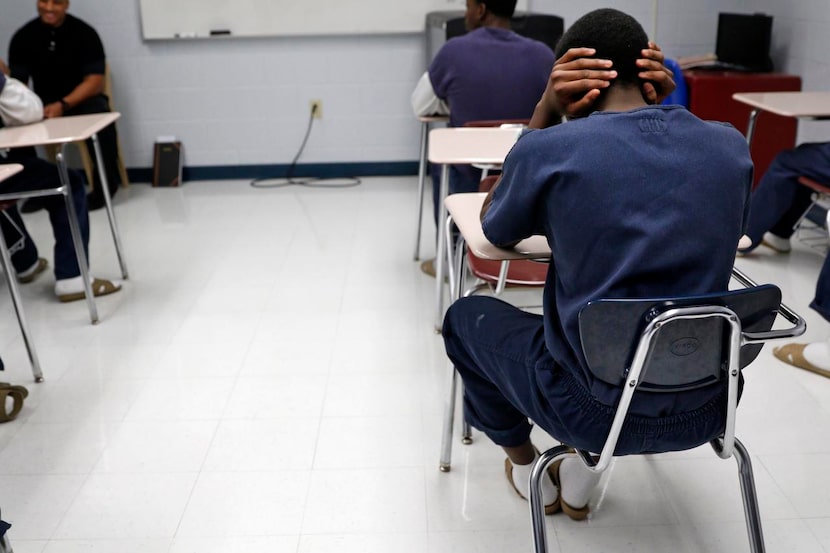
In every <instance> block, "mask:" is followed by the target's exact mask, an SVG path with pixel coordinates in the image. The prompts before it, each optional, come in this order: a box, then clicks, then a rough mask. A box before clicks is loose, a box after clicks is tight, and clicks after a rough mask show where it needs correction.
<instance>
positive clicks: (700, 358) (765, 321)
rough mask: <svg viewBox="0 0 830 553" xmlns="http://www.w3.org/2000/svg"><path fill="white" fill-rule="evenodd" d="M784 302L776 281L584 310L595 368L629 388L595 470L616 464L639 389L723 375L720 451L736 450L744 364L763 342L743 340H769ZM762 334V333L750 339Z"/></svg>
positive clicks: (680, 386)
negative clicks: (739, 390)
mask: <svg viewBox="0 0 830 553" xmlns="http://www.w3.org/2000/svg"><path fill="white" fill-rule="evenodd" d="M781 307H782V306H781V291H780V290H779V289H778V288H777V287H776V286H773V285H769V284H767V285H762V286H755V287H753V288H748V289H741V290H736V291H731V292H725V293H722V294H707V295H701V296H690V297H676V298H654V299H636V300H628V299H611V300H599V301H595V302H590V303H589V304H588V305H586V306H585V307H584V308H583V309H582V311H581V312H580V314H579V330H580V338H581V340H582V347H583V352H584V353H585V358H586V360H587V363H588V368H589V370H590V371H591V372H592V373H593V374H594V375H595V376H596V377H597V378H599V379H601V380H603V381H605V382H609V383H611V384H615V385H618V386H620V387H621V389H622V395H621V397H620V401H619V403H618V404H617V408H616V413H615V414H614V419H613V422H612V423H611V428H610V430H609V432H608V437H607V439H606V441H605V444H604V446H603V448H602V453H601V455H600V457H599V460H598V461H597V462H596V464H595V465H594V466H593V467H592V470H595V471H597V472H601V471H603V470H605V469H606V468H607V467H608V466H609V465H610V463H611V459H612V458H613V456H614V453H615V451H616V448H617V442H618V440H619V437H620V434H621V432H622V429H623V424H624V422H625V419H626V417H627V416H628V408H629V406H630V405H631V401H632V399H633V397H634V394H635V393H636V392H638V391H641V390H647V391H650V392H683V391H687V390H693V389H695V388H699V387H701V386H707V385H710V384H715V383H718V382H722V381H725V382H722V384H723V385H725V387H726V390H727V393H726V397H727V405H726V410H725V414H726V417H725V421H724V431H723V434H722V437H721V438H720V439H719V440H718V441H719V443H720V444H721V445H720V446H719V448H720V451H719V455H722V456H724V457H728V456H730V455H732V449H733V446H734V442H735V409H736V407H737V405H738V383H739V377H740V368H742V367H744V366H746V365H747V364H749V363H750V362H751V361H752V360H754V359H755V357H756V356H757V355H758V352H759V350H760V348H761V346H762V344H759V343H748V344H746V345H743V347H742V344H743V343H744V342H756V341H763V339H764V338H766V337H767V336H766V335H765V333H770V332H769V331H770V329H771V328H772V324H773V322H774V321H775V316H776V314H777V313H778V312H780V310H781ZM745 332H746V333H751V335H750V334H745ZM801 332H803V329H802V330H801ZM755 337H760V339H759V340H755V339H748V338H755ZM687 445H688V447H695V446H697V445H701V444H687Z"/></svg>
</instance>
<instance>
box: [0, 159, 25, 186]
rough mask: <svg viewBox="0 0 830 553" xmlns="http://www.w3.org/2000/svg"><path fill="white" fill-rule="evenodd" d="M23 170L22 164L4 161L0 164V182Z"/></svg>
mask: <svg viewBox="0 0 830 553" xmlns="http://www.w3.org/2000/svg"><path fill="white" fill-rule="evenodd" d="M22 170H23V166H22V165H20V164H19V163H6V164H5V165H0V182H2V181H4V180H6V179H7V178H9V177H10V176H12V175H15V174H17V173H19V172H20V171H22Z"/></svg>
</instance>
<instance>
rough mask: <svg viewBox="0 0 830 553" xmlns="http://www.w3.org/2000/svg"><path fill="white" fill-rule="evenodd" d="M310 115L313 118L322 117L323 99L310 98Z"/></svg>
mask: <svg viewBox="0 0 830 553" xmlns="http://www.w3.org/2000/svg"><path fill="white" fill-rule="evenodd" d="M310 105H311V115H312V117H314V118H315V119H322V118H323V100H311V102H310Z"/></svg>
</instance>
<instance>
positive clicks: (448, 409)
mask: <svg viewBox="0 0 830 553" xmlns="http://www.w3.org/2000/svg"><path fill="white" fill-rule="evenodd" d="M449 373H450V382H449V386H447V388H449V392H448V393H447V397H446V398H445V399H444V430H443V433H442V435H441V461H440V463H439V465H438V468H439V469H440V470H441V472H449V471H450V468H451V464H452V427H453V419H454V418H455V394H456V385H457V383H458V373H457V372H456V370H455V367H453V366H450V370H449Z"/></svg>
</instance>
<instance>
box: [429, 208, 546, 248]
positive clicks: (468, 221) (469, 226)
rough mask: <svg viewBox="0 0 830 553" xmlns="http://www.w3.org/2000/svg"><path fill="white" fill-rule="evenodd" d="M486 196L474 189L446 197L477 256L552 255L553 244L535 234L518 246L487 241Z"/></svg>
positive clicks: (455, 218) (462, 232) (451, 213)
mask: <svg viewBox="0 0 830 553" xmlns="http://www.w3.org/2000/svg"><path fill="white" fill-rule="evenodd" d="M486 196H487V194H486V193H485V192H471V193H461V194H450V195H449V196H447V199H446V200H444V202H445V205H446V206H447V211H449V212H450V215H451V216H452V219H453V221H454V222H455V225H456V226H457V227H458V231H459V232H460V233H461V236H463V237H464V241H465V242H467V248H468V249H469V250H470V251H471V252H473V254H475V255H476V257H480V258H481V259H491V260H495V261H504V260H513V259H548V258H550V247H549V246H548V241H547V239H546V238H545V237H544V236H531V237H530V238H526V239H525V240H522V241H521V242H519V243H518V244H517V245H516V247H514V248H499V247H496V246H494V245H493V244H492V243H491V242H490V241H489V240H487V238H486V237H485V236H484V231H483V230H482V229H481V219H480V213H481V206H482V204H483V203H484V198H485V197H486Z"/></svg>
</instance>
